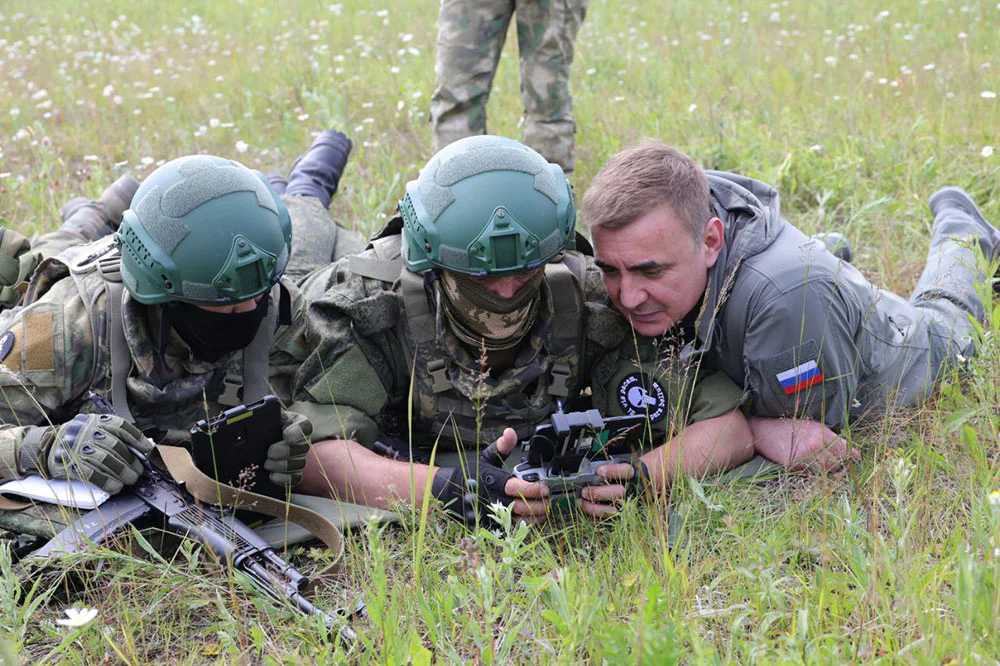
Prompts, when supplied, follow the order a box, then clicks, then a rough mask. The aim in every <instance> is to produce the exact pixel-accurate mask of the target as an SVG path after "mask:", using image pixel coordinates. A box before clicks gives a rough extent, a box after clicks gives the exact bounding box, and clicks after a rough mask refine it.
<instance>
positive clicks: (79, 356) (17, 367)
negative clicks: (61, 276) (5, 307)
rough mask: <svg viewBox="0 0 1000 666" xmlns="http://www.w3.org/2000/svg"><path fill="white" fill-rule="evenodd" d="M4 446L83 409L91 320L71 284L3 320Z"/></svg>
mask: <svg viewBox="0 0 1000 666" xmlns="http://www.w3.org/2000/svg"><path fill="white" fill-rule="evenodd" d="M0 322H2V323H0V445H2V444H7V445H9V444H11V443H19V442H20V441H22V439H23V438H24V436H25V434H26V433H27V431H28V430H29V427H30V426H35V425H41V424H59V423H62V422H63V421H65V420H68V419H69V418H70V417H71V416H72V415H73V414H74V413H75V412H76V410H77V409H78V408H79V404H78V403H79V402H80V396H81V395H82V394H83V393H84V391H85V390H86V389H87V388H88V387H89V385H90V381H91V375H92V373H93V363H94V340H93V335H92V329H91V325H90V315H89V314H88V312H87V308H86V306H85V305H84V303H83V299H82V298H81V297H80V294H79V292H78V291H77V288H76V285H75V283H74V282H73V280H72V279H65V280H60V281H59V282H57V283H56V284H55V285H53V287H52V288H51V290H50V291H49V292H48V293H47V294H46V295H45V296H44V297H42V298H41V299H39V300H38V301H37V302H35V303H33V304H31V305H30V306H28V307H26V308H24V309H22V310H18V311H16V312H9V313H7V314H6V315H5V316H4V318H3V319H0Z"/></svg>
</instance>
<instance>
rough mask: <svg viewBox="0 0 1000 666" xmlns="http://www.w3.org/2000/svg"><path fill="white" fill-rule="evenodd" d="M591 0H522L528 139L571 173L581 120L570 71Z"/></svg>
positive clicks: (519, 7)
mask: <svg viewBox="0 0 1000 666" xmlns="http://www.w3.org/2000/svg"><path fill="white" fill-rule="evenodd" d="M586 15H587V0H568V1H567V2H544V3H543V2H519V3H518V5H517V43H518V52H519V54H520V60H521V101H522V103H523V104H524V132H523V133H524V143H526V144H528V145H529V146H531V147H532V148H534V149H535V150H537V151H538V152H539V153H541V154H542V155H543V156H544V157H545V159H547V160H549V161H550V162H556V163H557V164H559V165H560V166H562V168H563V171H565V172H566V173H567V174H569V173H572V171H573V169H574V168H575V166H576V163H575V159H574V156H573V151H574V147H575V134H576V122H575V120H574V119H573V98H572V96H571V94H570V87H569V71H570V65H572V64H573V51H574V43H575V42H576V36H577V33H578V32H579V31H580V26H581V25H582V24H583V20H584V18H585V17H586Z"/></svg>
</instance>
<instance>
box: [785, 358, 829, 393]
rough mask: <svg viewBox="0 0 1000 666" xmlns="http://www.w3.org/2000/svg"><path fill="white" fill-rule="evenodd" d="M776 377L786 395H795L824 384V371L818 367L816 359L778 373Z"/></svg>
mask: <svg viewBox="0 0 1000 666" xmlns="http://www.w3.org/2000/svg"><path fill="white" fill-rule="evenodd" d="M775 377H776V378H777V380H778V383H779V384H780V385H781V390H782V391H784V393H785V395H794V394H795V393H798V392H799V391H803V390H805V389H807V388H809V387H810V386H815V385H816V384H819V383H820V382H822V381H823V371H822V370H821V369H820V367H819V365H817V363H816V359H810V360H809V361H806V362H805V363H801V364H799V365H797V366H795V367H794V368H789V369H788V370H785V371H783V372H779V373H777V374H776V375H775Z"/></svg>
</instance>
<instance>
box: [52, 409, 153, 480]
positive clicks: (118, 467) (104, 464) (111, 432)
mask: <svg viewBox="0 0 1000 666" xmlns="http://www.w3.org/2000/svg"><path fill="white" fill-rule="evenodd" d="M130 447H131V448H132V449H134V450H136V451H138V452H139V453H141V454H142V455H147V454H148V453H150V452H151V451H152V450H153V444H152V442H150V441H149V440H148V439H147V438H146V437H144V436H143V434H142V431H141V430H139V429H138V428H136V427H135V426H134V425H132V424H131V423H129V422H128V421H126V420H125V419H123V418H121V417H119V416H112V415H110V414H77V415H76V416H74V417H73V420H72V421H69V422H68V423H64V424H63V425H61V426H59V427H58V428H56V429H55V437H54V438H53V439H52V440H51V441H50V448H49V452H48V457H47V464H46V467H47V468H48V473H49V476H50V477H52V478H53V479H79V480H81V481H89V482H90V483H93V484H94V485H95V486H98V487H100V488H101V489H102V490H104V491H106V492H108V493H111V494H112V495H113V494H115V493H117V492H118V491H120V490H121V489H122V488H123V487H125V486H130V485H132V484H133V483H135V482H136V481H138V480H139V477H140V476H142V463H141V462H140V461H139V459H138V458H137V457H136V455H135V454H134V453H132V451H130V450H129V448H130Z"/></svg>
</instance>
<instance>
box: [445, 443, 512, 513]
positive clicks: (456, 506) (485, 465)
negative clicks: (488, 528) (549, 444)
mask: <svg viewBox="0 0 1000 666" xmlns="http://www.w3.org/2000/svg"><path fill="white" fill-rule="evenodd" d="M505 459H506V456H502V455H500V451H499V450H498V449H497V444H496V442H493V443H492V444H490V445H489V446H487V447H486V448H485V449H483V450H482V452H481V453H480V454H479V458H478V460H477V461H471V464H470V469H463V468H461V467H441V468H440V469H438V471H437V473H436V474H435V475H434V480H433V481H432V482H431V493H432V494H433V495H434V497H435V498H436V499H438V500H440V501H441V502H442V503H443V504H444V508H445V510H447V511H448V512H449V513H451V514H453V515H455V516H456V517H458V518H461V519H462V520H464V521H465V523H466V524H467V525H475V523H476V512H477V510H478V509H482V510H483V512H482V515H481V516H480V520H483V521H485V520H488V514H487V513H486V511H485V509H486V507H487V506H489V505H490V504H492V503H493V502H500V503H501V504H503V505H504V506H507V505H509V504H510V503H511V502H513V501H514V499H515V498H513V497H511V496H510V495H508V494H507V492H506V491H505V490H504V487H505V486H506V485H507V481H508V480H510V478H511V476H512V475H511V474H510V473H509V472H507V471H506V470H505V469H504V468H503V462H504V460H505ZM477 463H478V464H477Z"/></svg>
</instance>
